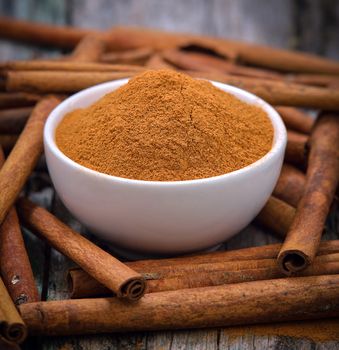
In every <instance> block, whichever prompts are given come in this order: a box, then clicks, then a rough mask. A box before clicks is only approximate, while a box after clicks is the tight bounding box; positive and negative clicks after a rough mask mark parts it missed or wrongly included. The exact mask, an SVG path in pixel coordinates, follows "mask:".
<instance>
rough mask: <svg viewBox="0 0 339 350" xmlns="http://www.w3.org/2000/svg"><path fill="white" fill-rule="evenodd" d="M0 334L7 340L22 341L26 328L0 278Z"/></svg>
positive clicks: (25, 334)
mask: <svg viewBox="0 0 339 350" xmlns="http://www.w3.org/2000/svg"><path fill="white" fill-rule="evenodd" d="M0 335H1V336H2V337H4V338H5V339H6V340H7V341H10V342H15V343H22V342H23V341H24V340H25V338H26V336H27V329H26V326H25V324H24V321H23V320H22V318H21V316H20V314H19V312H18V311H17V309H16V307H15V305H14V303H13V301H12V299H11V297H10V296H9V294H8V292H7V289H6V287H5V285H4V282H3V281H2V279H1V278H0Z"/></svg>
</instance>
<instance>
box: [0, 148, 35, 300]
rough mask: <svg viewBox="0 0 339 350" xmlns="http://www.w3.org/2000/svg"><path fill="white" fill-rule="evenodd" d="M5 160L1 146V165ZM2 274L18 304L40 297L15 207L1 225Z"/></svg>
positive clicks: (0, 267)
mask: <svg viewBox="0 0 339 350" xmlns="http://www.w3.org/2000/svg"><path fill="white" fill-rule="evenodd" d="M4 161H5V157H4V155H3V152H2V149H1V147H0V167H1V166H2V165H3V163H4ZM0 274H1V276H2V278H3V281H4V283H5V285H6V287H7V289H8V292H9V294H10V296H11V298H12V300H13V301H14V303H15V304H16V305H19V304H22V303H26V302H33V301H38V300H39V299H40V298H39V293H38V290H37V287H36V284H35V281H34V276H33V272H32V268H31V264H30V262H29V258H28V255H27V251H26V248H25V243H24V240H23V238H22V234H21V230H20V225H19V220H18V217H17V214H16V210H15V208H14V207H13V208H11V209H10V210H9V212H8V214H7V216H6V218H5V220H4V222H3V223H2V225H1V226H0Z"/></svg>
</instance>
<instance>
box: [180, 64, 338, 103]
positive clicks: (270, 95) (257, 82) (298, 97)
mask: <svg viewBox="0 0 339 350" xmlns="http://www.w3.org/2000/svg"><path fill="white" fill-rule="evenodd" d="M186 73H188V74H189V75H191V76H193V77H197V78H205V79H210V80H215V81H220V82H222V83H225V84H229V85H234V86H236V87H239V88H242V89H245V90H248V91H250V92H252V93H254V94H256V95H258V96H259V97H261V98H263V99H264V100H266V101H267V102H269V103H271V104H273V105H282V106H297V107H312V108H319V109H326V110H337V109H339V91H338V89H330V88H323V87H313V86H307V85H301V84H294V83H286V82H281V81H275V80H267V79H259V78H252V77H241V76H234V75H227V74H222V73H215V72H194V71H186Z"/></svg>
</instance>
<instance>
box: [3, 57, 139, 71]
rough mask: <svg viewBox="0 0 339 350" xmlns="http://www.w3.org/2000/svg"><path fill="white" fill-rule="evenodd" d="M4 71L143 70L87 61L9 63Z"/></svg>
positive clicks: (4, 67) (137, 67)
mask: <svg viewBox="0 0 339 350" xmlns="http://www.w3.org/2000/svg"><path fill="white" fill-rule="evenodd" d="M3 69H4V70H13V71H31V70H33V71H45V70H46V71H71V72H126V71H127V72H142V71H143V70H145V69H144V68H142V67H139V66H133V65H126V64H125V65H124V64H107V63H97V62H88V61H80V62H78V61H76V60H75V58H74V57H72V61H70V60H68V61H47V60H30V61H9V62H6V63H5V64H4V65H3Z"/></svg>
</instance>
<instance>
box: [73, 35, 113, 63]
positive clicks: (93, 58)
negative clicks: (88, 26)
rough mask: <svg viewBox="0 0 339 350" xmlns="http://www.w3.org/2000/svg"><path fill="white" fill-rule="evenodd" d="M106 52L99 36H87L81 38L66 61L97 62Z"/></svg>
mask: <svg viewBox="0 0 339 350" xmlns="http://www.w3.org/2000/svg"><path fill="white" fill-rule="evenodd" d="M105 50H106V44H105V42H104V40H102V38H100V35H95V34H89V35H86V36H85V37H83V38H82V39H81V40H80V41H79V43H78V44H77V46H76V47H75V49H74V50H73V52H72V54H71V55H70V56H69V57H68V59H70V60H72V61H76V62H97V61H99V59H100V57H101V56H102V54H103V53H104V52H105Z"/></svg>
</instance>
